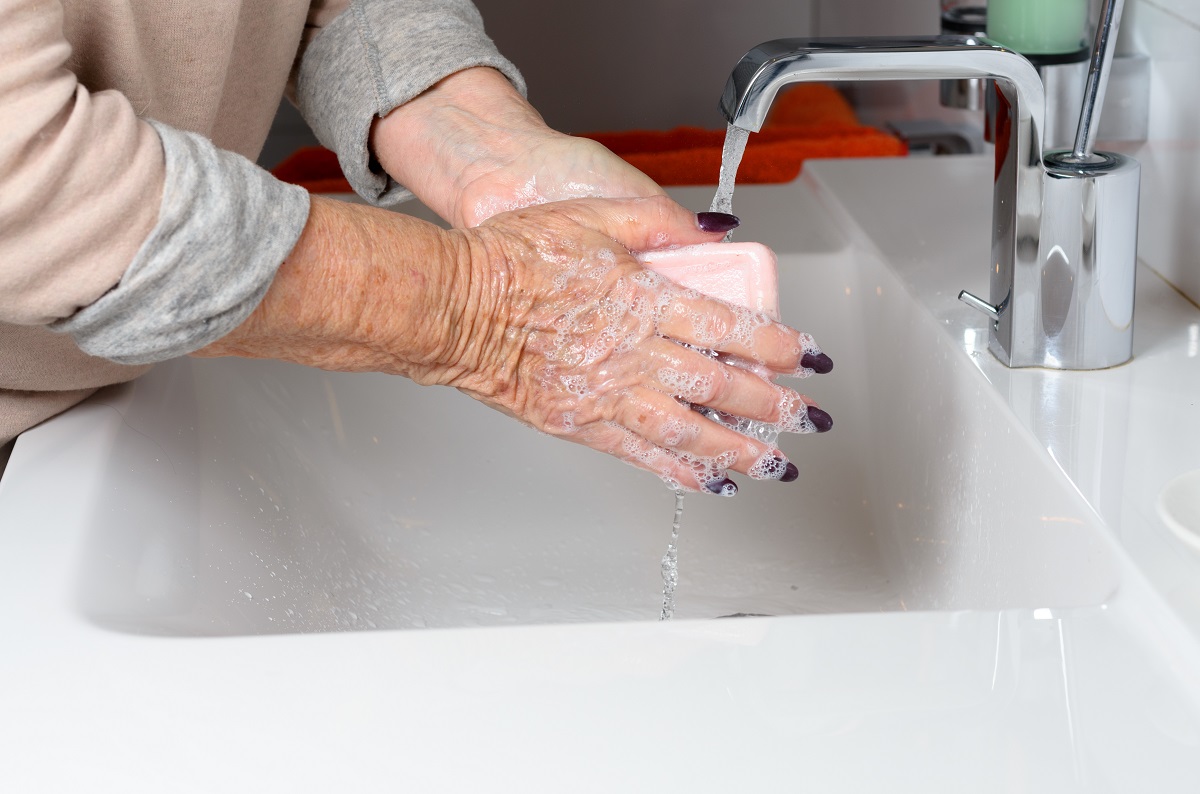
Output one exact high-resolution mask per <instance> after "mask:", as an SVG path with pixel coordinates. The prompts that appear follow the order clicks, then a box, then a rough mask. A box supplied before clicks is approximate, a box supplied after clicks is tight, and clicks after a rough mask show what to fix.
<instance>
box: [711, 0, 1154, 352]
mask: <svg viewBox="0 0 1200 794" xmlns="http://www.w3.org/2000/svg"><path fill="white" fill-rule="evenodd" d="M1110 2H1111V0H1110ZM1097 39H1098V41H1099V37H1097ZM1101 56H1102V57H1101V61H1103V53H1101ZM1108 57H1109V58H1111V55H1109V56H1108ZM1093 59H1094V60H1095V53H1093ZM960 78H984V79H988V80H992V81H994V85H995V90H996V91H997V93H998V98H999V99H1001V100H1003V101H1001V102H1000V105H1001V109H1000V113H999V114H998V120H997V123H996V128H995V133H996V143H995V156H996V169H995V179H994V184H993V199H992V253H991V258H992V261H991V263H990V265H989V271H990V273H991V295H990V300H984V299H982V298H979V297H976V296H974V295H971V294H970V293H968V292H965V291H964V292H963V293H961V294H960V295H959V297H960V299H962V300H963V301H964V302H966V303H968V304H969V305H971V306H973V307H975V308H976V309H979V310H980V311H982V312H984V313H985V314H986V315H988V317H990V318H991V320H992V324H991V325H992V332H991V335H990V337H991V338H990V342H989V348H990V349H991V351H992V352H993V353H994V354H995V355H996V357H997V358H999V359H1000V360H1001V361H1002V362H1004V363H1005V364H1006V365H1008V366H1010V367H1052V368H1056V369H1100V368H1104V367H1112V366H1116V365H1118V364H1122V363H1124V362H1126V361H1128V360H1129V359H1130V357H1131V356H1132V353H1133V289H1134V273H1135V269H1136V268H1135V265H1136V260H1137V214H1138V189H1139V183H1140V169H1139V166H1138V164H1137V162H1136V161H1135V160H1132V159H1130V158H1127V157H1124V156H1122V155H1119V154H1110V153H1101V152H1096V153H1093V152H1091V151H1090V145H1091V144H1090V143H1088V146H1087V147H1086V148H1085V149H1080V148H1079V147H1077V150H1076V151H1071V150H1068V151H1061V152H1060V151H1052V152H1043V151H1042V130H1043V129H1044V119H1045V112H1046V109H1045V104H1046V100H1045V92H1044V90H1043V87H1042V83H1041V80H1040V78H1039V77H1038V73H1037V70H1036V69H1035V68H1034V67H1033V65H1032V64H1030V62H1029V61H1028V60H1026V59H1025V58H1024V57H1023V56H1021V55H1019V54H1018V53H1016V52H1013V51H1012V50H1009V49H1007V48H1005V47H1002V46H1000V45H998V44H996V43H994V42H991V41H989V40H987V39H984V38H979V37H972V36H928V37H912V38H863V39H781V40H777V41H768V42H766V43H765V44H761V45H759V46H758V47H755V48H754V49H752V50H751V51H750V52H749V53H747V54H746V56H745V57H744V58H742V60H741V61H740V62H739V63H738V64H737V66H736V67H734V70H733V73H732V74H731V75H730V76H729V82H728V83H727V84H726V86H725V91H724V93H723V95H722V97H721V111H722V112H723V113H724V115H725V118H726V119H727V120H728V121H729V123H730V124H733V125H735V126H737V127H741V128H742V129H746V130H749V131H751V132H757V131H758V130H759V129H761V128H762V125H763V122H764V121H765V119H766V116H767V111H768V110H769V109H770V107H771V103H772V102H773V101H774V99H775V95H776V94H777V93H778V92H779V90H780V89H781V88H783V87H784V86H786V85H789V84H791V83H796V82H803V81H825V82H837V81H853V80H934V79H960ZM1090 88H1091V84H1090V83H1089V90H1090ZM1099 92H1100V94H1101V95H1102V93H1103V83H1102V82H1101V83H1100V88H1099ZM1091 96H1092V97H1094V96H1095V93H1094V92H1093V93H1092V94H1091ZM1101 98H1102V96H1101ZM1085 115H1087V116H1088V119H1089V121H1088V124H1091V122H1092V120H1093V119H1094V116H1093V115H1092V110H1091V109H1089V108H1085ZM1082 126H1083V124H1081V127H1082ZM1091 130H1093V131H1094V126H1092V127H1091ZM1092 134H1093V135H1094V132H1093V133H1092ZM1085 137H1086V133H1085Z"/></svg>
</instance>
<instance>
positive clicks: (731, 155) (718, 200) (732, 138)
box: [658, 124, 774, 620]
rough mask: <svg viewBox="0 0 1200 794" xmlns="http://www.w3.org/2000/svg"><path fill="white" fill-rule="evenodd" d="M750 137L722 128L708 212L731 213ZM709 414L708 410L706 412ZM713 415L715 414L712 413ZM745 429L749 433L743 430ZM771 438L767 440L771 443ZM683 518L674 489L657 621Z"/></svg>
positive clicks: (670, 583) (667, 603)
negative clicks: (722, 140) (722, 141)
mask: <svg viewBox="0 0 1200 794" xmlns="http://www.w3.org/2000/svg"><path fill="white" fill-rule="evenodd" d="M749 138H750V132H749V130H744V129H742V128H741V127H735V126H733V125H732V124H730V125H728V126H727V127H726V128H725V145H724V146H723V147H722V148H721V174H720V176H719V178H718V180H717V192H716V193H715V194H714V195H713V200H712V206H711V207H709V211H710V212H725V213H729V214H733V186H734V180H735V179H736V177H737V170H738V166H739V165H741V163H742V155H744V154H745V153H746V142H747V140H749ZM731 240H733V232H732V231H730V232H729V234H727V235H725V242H730V241H731ZM709 413H711V412H709ZM713 415H714V416H715V414H713ZM742 421H743V422H746V423H747V424H749V425H750V426H751V427H749V428H747V429H742V428H740V427H739V428H734V429H736V430H741V432H744V433H747V435H756V434H757V433H758V431H759V428H758V427H757V425H760V424H762V423H760V422H750V421H749V420H742ZM747 430H749V431H750V432H747ZM773 441H774V439H773V438H772V439H771V442H773ZM682 519H683V491H681V490H676V491H675V516H674V518H673V519H672V521H671V541H670V543H668V544H667V553H666V554H664V555H663V558H662V577H663V604H662V611H661V612H659V614H658V619H659V620H670V619H671V617H672V616H673V615H674V614H675V586H676V585H677V584H679V524H680V522H681V521H682Z"/></svg>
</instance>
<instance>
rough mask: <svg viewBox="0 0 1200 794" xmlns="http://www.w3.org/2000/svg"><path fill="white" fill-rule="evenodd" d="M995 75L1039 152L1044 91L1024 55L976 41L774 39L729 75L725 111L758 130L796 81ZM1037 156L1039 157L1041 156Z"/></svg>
mask: <svg viewBox="0 0 1200 794" xmlns="http://www.w3.org/2000/svg"><path fill="white" fill-rule="evenodd" d="M959 77H977V78H990V79H994V80H996V81H997V82H998V83H999V86H1000V90H1001V92H1002V93H1003V94H1004V95H1005V98H1006V99H1008V100H1009V102H1010V104H1011V105H1012V106H1013V107H1014V115H1015V116H1016V117H1017V118H1018V119H1020V120H1023V121H1027V122H1028V123H1029V125H1030V133H1031V135H1032V136H1033V138H1034V142H1036V144H1037V146H1038V148H1039V151H1038V152H1037V153H1036V154H1038V155H1040V154H1041V152H1040V147H1041V140H1042V136H1041V129H1042V127H1043V124H1044V119H1045V116H1046V94H1045V90H1044V89H1043V87H1042V81H1041V78H1040V77H1039V76H1038V73H1037V69H1035V68H1034V67H1033V64H1031V63H1030V62H1029V61H1028V60H1026V59H1025V57H1024V56H1022V55H1020V54H1018V53H1016V52H1013V51H1012V50H1010V49H1007V48H1005V47H1002V46H1000V45H999V44H995V43H993V42H990V41H988V40H987V39H982V38H977V37H974V36H907V37H899V38H828V39H776V40H774V41H768V42H764V43H763V44H760V45H758V46H757V47H755V48H754V49H752V50H750V52H748V53H746V55H745V56H744V57H743V58H742V60H741V61H739V62H738V64H737V66H735V67H734V69H733V72H732V73H731V74H730V75H729V81H728V82H727V83H726V84H725V91H724V92H723V93H722V95H721V113H722V114H724V116H725V119H726V120H727V121H728V122H729V123H730V124H732V125H734V126H735V127H741V128H742V129H745V130H749V131H750V132H758V131H759V130H761V129H762V125H763V122H764V121H766V118H767V111H769V110H770V109H771V105H772V104H773V103H774V101H775V95H776V94H778V93H779V89H781V88H783V87H784V86H787V85H790V84H791V83H798V82H805V81H813V82H839V81H862V80H931V79H943V78H959ZM1039 159H1040V158H1039Z"/></svg>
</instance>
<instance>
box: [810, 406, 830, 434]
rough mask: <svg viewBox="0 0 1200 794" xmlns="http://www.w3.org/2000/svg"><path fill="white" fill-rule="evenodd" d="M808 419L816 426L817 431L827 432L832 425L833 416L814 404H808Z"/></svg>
mask: <svg viewBox="0 0 1200 794" xmlns="http://www.w3.org/2000/svg"><path fill="white" fill-rule="evenodd" d="M808 420H809V421H810V422H812V423H813V427H815V428H817V432H818V433H828V432H829V429H830V428H831V427H833V417H832V416H830V415H829V414H827V413H825V412H824V411H822V410H821V409H820V408H818V407H817V406H815V405H810V406H808Z"/></svg>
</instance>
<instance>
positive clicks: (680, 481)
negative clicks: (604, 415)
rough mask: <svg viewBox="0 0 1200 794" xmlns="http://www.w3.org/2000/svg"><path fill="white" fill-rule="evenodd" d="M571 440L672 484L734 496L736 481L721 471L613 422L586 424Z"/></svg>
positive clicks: (683, 487)
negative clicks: (705, 465)
mask: <svg viewBox="0 0 1200 794" xmlns="http://www.w3.org/2000/svg"><path fill="white" fill-rule="evenodd" d="M570 438H571V440H572V441H576V442H578V443H580V444H584V445H586V446H589V447H591V448H592V449H595V450H598V451H600V452H604V453H606V454H608V455H612V456H613V457H615V458H618V459H620V460H622V461H624V462H626V463H628V464H630V465H632V466H636V467H637V468H639V469H643V470H645V471H648V472H651V473H652V474H655V475H656V476H658V477H659V479H661V480H662V481H663V482H665V483H666V484H667V485H668V486H669V487H671V488H677V489H681V490H684V491H699V492H702V493H712V494H719V495H721V496H734V495H736V494H737V484H736V483H734V482H733V480H731V479H729V478H728V477H727V476H726V475H725V472H724V471H710V470H707V469H702V468H701V467H698V466H696V465H695V464H694V462H693V461H691V460H689V459H688V458H687V457H686V456H683V455H680V454H679V453H676V452H672V451H671V450H668V449H665V448H663V447H660V446H658V445H656V444H654V443H652V442H650V441H648V440H646V439H645V438H642V437H641V436H639V435H638V434H637V433H634V432H633V431H632V430H629V429H628V428H625V427H621V426H620V425H618V424H616V423H615V422H597V423H595V424H591V425H588V426H587V427H586V428H583V429H581V431H580V432H579V433H578V434H576V435H575V436H572V437H570Z"/></svg>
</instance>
